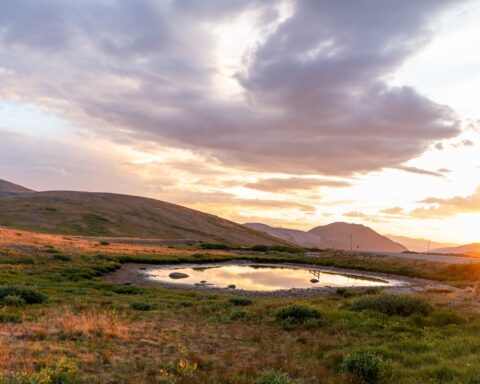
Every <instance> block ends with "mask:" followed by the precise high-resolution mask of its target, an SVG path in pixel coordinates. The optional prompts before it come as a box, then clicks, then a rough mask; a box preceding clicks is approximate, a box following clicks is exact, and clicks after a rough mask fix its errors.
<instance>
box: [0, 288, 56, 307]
mask: <svg viewBox="0 0 480 384" xmlns="http://www.w3.org/2000/svg"><path fill="white" fill-rule="evenodd" d="M12 296H15V297H18V298H21V299H23V300H24V301H25V303H26V304H41V303H45V302H46V301H47V299H48V298H47V296H46V295H44V294H43V293H40V292H38V291H36V290H33V289H29V288H17V287H0V302H4V300H5V299H6V298H7V297H10V299H12Z"/></svg>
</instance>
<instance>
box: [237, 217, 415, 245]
mask: <svg viewBox="0 0 480 384" xmlns="http://www.w3.org/2000/svg"><path fill="white" fill-rule="evenodd" d="M245 226H248V227H250V228H253V229H256V230H259V231H264V232H266V233H268V234H270V235H272V236H275V237H278V238H280V239H283V240H287V241H292V242H295V243H297V244H300V245H303V246H307V247H318V248H334V249H343V250H350V249H351V248H353V249H354V250H360V251H380V252H404V251H407V250H408V249H407V248H406V247H404V246H403V245H402V244H400V243H397V242H395V241H393V240H390V239H389V238H387V237H385V236H382V235H380V234H379V233H377V232H375V231H374V230H373V229H372V228H370V227H367V226H365V225H363V224H352V223H346V222H334V223H331V224H327V225H323V226H318V227H315V228H313V229H311V230H310V231H308V232H304V231H300V230H296V229H288V228H275V227H270V226H268V225H266V224H261V223H248V224H245Z"/></svg>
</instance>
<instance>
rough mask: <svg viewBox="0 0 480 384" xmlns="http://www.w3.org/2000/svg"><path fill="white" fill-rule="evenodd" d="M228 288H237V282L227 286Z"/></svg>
mask: <svg viewBox="0 0 480 384" xmlns="http://www.w3.org/2000/svg"><path fill="white" fill-rule="evenodd" d="M227 288H230V289H235V288H237V286H236V285H235V284H230V285H228V286H227Z"/></svg>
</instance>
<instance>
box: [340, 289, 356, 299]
mask: <svg viewBox="0 0 480 384" xmlns="http://www.w3.org/2000/svg"><path fill="white" fill-rule="evenodd" d="M337 295H340V296H343V297H353V296H355V292H352V291H350V290H349V289H347V288H338V289H337Z"/></svg>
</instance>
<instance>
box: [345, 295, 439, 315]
mask: <svg viewBox="0 0 480 384" xmlns="http://www.w3.org/2000/svg"><path fill="white" fill-rule="evenodd" d="M351 308H352V309H353V310H355V311H364V310H371V311H376V312H380V313H383V314H385V315H387V316H394V315H397V316H411V315H413V314H420V315H428V314H429V313H431V312H432V306H431V305H430V304H429V303H427V302H426V301H425V300H423V299H420V298H418V297H411V296H406V295H389V294H383V295H376V296H367V297H362V298H359V299H357V300H355V301H354V302H353V303H352V305H351Z"/></svg>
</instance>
